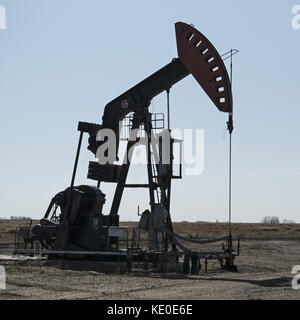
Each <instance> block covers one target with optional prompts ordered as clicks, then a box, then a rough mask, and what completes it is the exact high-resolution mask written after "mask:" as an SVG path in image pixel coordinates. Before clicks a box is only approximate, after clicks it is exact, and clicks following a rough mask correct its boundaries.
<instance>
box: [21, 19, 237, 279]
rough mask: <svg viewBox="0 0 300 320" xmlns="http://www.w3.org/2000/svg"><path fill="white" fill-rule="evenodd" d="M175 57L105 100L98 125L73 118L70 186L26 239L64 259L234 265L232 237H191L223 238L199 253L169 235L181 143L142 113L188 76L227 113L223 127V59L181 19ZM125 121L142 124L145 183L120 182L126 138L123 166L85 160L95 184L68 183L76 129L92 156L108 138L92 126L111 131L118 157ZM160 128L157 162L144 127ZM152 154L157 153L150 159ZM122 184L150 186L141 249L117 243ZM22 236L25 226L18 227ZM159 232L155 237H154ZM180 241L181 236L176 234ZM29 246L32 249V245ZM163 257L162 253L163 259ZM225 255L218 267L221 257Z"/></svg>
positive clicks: (227, 104)
mask: <svg viewBox="0 0 300 320" xmlns="http://www.w3.org/2000/svg"><path fill="white" fill-rule="evenodd" d="M175 31H176V40H177V50H178V57H177V58H174V59H173V60H172V61H171V62H170V63H168V64H167V65H166V66H164V67H163V68H161V69H160V70H158V71H157V72H155V73H153V74H152V75H151V76H149V77H148V78H146V79H144V80H143V81H141V82H140V83H138V84H137V85H135V86H134V87H132V88H131V89H129V90H128V91H126V92H124V93H122V94H121V95H120V96H118V97H117V98H115V99H114V100H112V101H111V102H109V103H108V104H107V105H106V106H105V109H104V114H103V117H102V124H97V123H87V122H79V123H78V131H79V133H80V135H79V142H78V147H77V153H76V158H75V164H74V169H73V175H72V180H71V185H70V187H69V188H67V189H66V190H64V191H62V192H60V193H58V194H57V195H55V196H54V197H53V199H52V200H51V202H50V205H49V207H48V209H47V211H46V214H45V215H44V217H43V218H42V219H41V221H40V224H38V225H35V226H33V227H32V228H30V230H27V231H28V232H27V233H26V232H25V234H26V235H27V237H26V239H27V240H26V241H27V243H28V239H30V241H29V242H31V244H33V243H36V242H38V243H39V244H40V246H41V248H42V250H43V252H44V254H46V255H48V256H49V257H68V256H74V255H76V254H78V255H79V256H84V257H87V256H88V255H93V256H97V257H98V258H99V257H101V259H104V258H109V259H113V258H114V257H118V259H120V257H123V259H124V260H125V261H126V262H127V265H128V267H129V268H130V267H131V265H132V261H135V260H136V261H142V262H143V264H144V266H145V265H148V264H149V263H150V262H152V263H153V264H155V263H158V262H160V263H161V264H162V261H164V259H165V260H166V259H168V257H169V256H173V257H176V259H178V256H179V255H180V253H183V254H184V267H183V269H184V272H185V273H188V272H189V265H190V262H191V263H192V273H195V272H196V269H197V265H199V259H200V258H205V261H206V262H207V260H208V259H210V258H213V257H214V258H216V259H218V260H219V261H220V263H221V265H222V266H225V267H227V268H228V269H234V268H235V266H234V258H235V256H236V254H234V253H233V247H232V239H231V234H230V236H225V237H222V238H216V239H209V240H206V241H205V240H198V241H197V240H196V239H194V241H193V242H196V243H199V244H201V243H207V242H214V241H220V240H225V241H226V244H225V245H224V244H223V250H222V251H221V252H211V253H205V254H204V253H201V252H196V251H192V250H189V249H187V248H186V247H185V246H183V245H182V244H181V243H180V241H179V240H180V239H181V238H182V237H180V236H179V235H176V234H175V233H174V230H173V226H172V219H171V214H170V199H171V184H172V180H174V179H180V178H182V174H181V171H182V170H181V165H180V169H179V174H177V175H175V173H174V171H173V158H174V155H173V146H174V144H175V143H179V144H180V145H181V141H179V140H176V139H174V138H172V137H171V129H170V127H169V125H168V128H167V129H165V128H164V126H163V125H162V124H159V122H160V123H162V122H164V119H163V115H162V116H161V117H159V115H157V114H154V113H151V112H149V106H150V103H151V100H152V99H153V98H154V97H156V96H157V95H159V94H160V93H162V92H164V91H166V92H167V94H168V97H169V92H170V89H171V87H172V86H174V85H175V84H176V83H177V82H179V81H180V80H182V79H183V78H185V77H187V76H188V75H190V74H192V75H193V77H194V78H195V80H196V81H197V82H198V83H199V85H200V86H201V87H202V89H203V90H204V91H205V92H206V94H207V95H208V97H209V98H210V99H211V101H212V102H213V103H214V105H215V106H216V107H217V108H218V110H219V111H221V112H224V113H228V115H229V128H230V130H231V131H232V128H233V127H232V91H231V83H230V79H229V76H228V73H227V70H226V67H225V65H224V62H223V60H222V58H221V56H220V55H219V53H218V52H217V50H216V49H215V47H214V46H213V45H212V43H211V42H210V41H209V40H208V39H207V38H206V37H205V36H204V35H203V34H202V33H200V32H199V31H198V30H196V29H195V28H194V27H193V26H192V25H188V24H186V23H183V22H177V23H176V24H175ZM125 120H128V121H127V123H128V124H127V128H128V129H129V135H130V132H133V131H134V130H140V129H141V128H143V130H144V131H145V132H146V134H147V136H148V139H147V142H146V147H147V148H146V149H147V173H148V182H147V183H146V184H127V183H126V180H127V175H128V170H129V167H130V158H129V157H128V152H129V151H130V150H132V148H134V147H135V146H136V145H137V144H138V143H140V142H141V141H140V140H132V139H130V138H128V137H127V138H126V140H127V147H126V150H127V152H126V153H125V157H124V160H123V164H122V165H117V164H114V163H100V162H99V161H91V162H90V163H89V167H88V175H87V177H88V178H89V179H91V180H94V181H96V182H97V185H96V186H90V185H79V186H75V185H74V183H75V176H76V171H77V164H78V159H79V154H80V149H81V144H82V138H83V134H88V135H89V139H88V147H87V149H88V150H90V151H91V152H92V153H93V154H94V155H95V156H97V150H99V148H100V147H101V146H103V145H104V144H105V143H106V142H107V139H102V138H99V132H100V131H101V130H103V129H109V130H111V131H112V132H113V133H114V134H115V136H116V141H117V145H116V148H115V153H116V159H115V160H117V159H118V158H117V157H118V149H119V140H120V138H121V135H122V133H121V131H122V127H120V123H121V122H122V121H123V122H124V121H125ZM155 129H162V132H164V134H170V137H171V138H170V139H169V142H168V148H169V150H170V152H169V161H167V162H166V163H164V162H163V161H162V158H163V153H164V150H163V144H162V139H161V138H159V139H157V141H156V143H155V141H154V140H155V139H154V138H153V136H152V138H151V132H152V131H153V130H155ZM153 154H154V155H156V156H157V158H158V160H157V159H156V160H157V161H155V160H154V157H153ZM102 182H106V183H115V184H116V189H115V193H114V197H113V201H112V205H111V208H110V212H109V214H108V215H105V214H103V206H104V204H105V197H106V195H105V194H104V193H102V191H101V190H100V185H101V183H102ZM125 188H146V189H148V191H149V199H150V201H149V208H148V209H147V210H145V211H144V212H143V213H142V215H141V218H140V222H139V228H140V229H142V230H146V232H147V233H148V247H147V248H146V249H145V248H144V249H141V248H140V247H139V246H136V245H132V246H131V247H130V248H129V247H128V248H127V250H126V252H124V251H122V250H121V249H120V248H119V238H120V236H121V235H122V228H121V227H120V226H119V207H120V202H121V199H122V195H123V192H124V189H125ZM21 231H22V232H23V235H24V230H21ZM158 233H159V234H160V235H161V236H162V241H161V242H158V240H157V239H158V236H157V235H158ZM182 240H188V239H186V238H182ZM32 248H33V247H32ZM166 257H167V258H166ZM224 261H225V265H224V263H223V262H224Z"/></svg>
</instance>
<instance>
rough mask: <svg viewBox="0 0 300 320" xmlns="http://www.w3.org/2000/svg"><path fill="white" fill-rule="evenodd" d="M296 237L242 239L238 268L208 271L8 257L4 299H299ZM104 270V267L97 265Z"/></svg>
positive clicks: (0, 296) (0, 295)
mask: <svg viewBox="0 0 300 320" xmlns="http://www.w3.org/2000/svg"><path fill="white" fill-rule="evenodd" d="M299 253H300V240H294V241H292V240H264V241H262V240H260V241H257V240H245V241H243V242H242V246H241V255H240V256H239V257H237V258H236V264H237V266H238V269H239V271H238V272H236V273H232V272H226V271H223V270H221V269H220V267H219V265H218V263H217V262H214V261H212V262H210V264H209V271H208V273H207V274H205V273H204V271H201V272H200V274H199V275H197V276H192V275H183V274H175V273H168V274H159V273H147V274H146V273H142V272H141V271H134V272H132V273H131V274H121V273H120V272H118V270H115V271H114V272H107V271H104V269H103V267H99V263H86V262H70V261H68V262H56V263H53V262H51V263H50V262H49V261H46V260H38V259H30V260H25V261H24V260H21V259H17V260H7V257H4V256H2V257H1V256H0V265H3V266H5V268H6V280H7V281H6V289H5V290H0V300H4V299H50V300H52V299H113V300H118V299H130V300H134V299H175V300H177V299H180V300H183V299H186V300H188V299H226V300H227V299H252V300H253V299H254V300H255V299H279V300H285V299H297V300H298V299H300V290H293V289H292V286H291V281H292V277H293V276H294V275H293V274H292V273H291V270H292V267H293V266H294V265H297V264H299V265H300V254H299ZM100 268H102V269H100Z"/></svg>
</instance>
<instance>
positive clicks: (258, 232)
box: [0, 220, 300, 243]
mask: <svg viewBox="0 0 300 320" xmlns="http://www.w3.org/2000/svg"><path fill="white" fill-rule="evenodd" d="M29 223H30V222H29V221H16V220H0V243H8V242H14V237H15V230H16V228H17V227H19V226H21V225H29ZM37 223H38V220H34V221H33V225H34V224H37ZM121 226H127V227H130V228H133V227H136V226H137V223H136V222H121ZM173 226H174V231H175V232H176V233H178V234H180V235H182V236H184V237H188V238H194V239H205V238H212V237H216V236H223V235H226V234H228V224H227V223H210V222H207V223H206V222H174V223H173ZM232 234H233V237H234V238H237V237H238V236H241V238H242V239H264V240H288V239H290V240H294V239H295V240H296V239H300V224H279V225H270V224H262V223H233V224H232Z"/></svg>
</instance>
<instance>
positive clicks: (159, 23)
mask: <svg viewBox="0 0 300 320" xmlns="http://www.w3.org/2000/svg"><path fill="white" fill-rule="evenodd" d="M298 2H299V1H298ZM0 4H1V5H4V6H5V7H6V11H7V29H6V30H0V48H1V49H0V70H1V72H0V97H1V98H0V99H1V100H0V106H1V107H0V110H1V111H0V112H1V113H0V116H1V125H0V133H1V139H0V146H1V160H0V161H1V169H0V181H1V182H0V216H11V215H20V216H31V217H33V218H40V217H42V215H43V214H44V212H45V210H46V208H47V206H48V203H49V201H50V199H51V197H52V196H53V195H54V194H56V193H57V192H59V191H61V190H63V189H64V188H66V187H67V186H68V185H69V183H70V178H71V173H72V167H73V162H74V156H75V151H76V145H77V140H78V133H77V131H76V129H77V122H78V121H79V120H82V121H88V122H101V116H102V113H103V109H104V106H105V105H106V103H107V102H109V101H111V100H112V99H113V98H115V97H117V96H118V95H119V94H121V93H122V92H124V91H125V90H127V89H128V88H130V87H131V86H133V85H134V84H136V83H137V82H139V81H141V80H142V79H144V78H145V77H146V76H148V75H150V74H151V73H153V72H154V71H156V70H157V69H159V68H161V67H162V66H164V65H165V64H167V63H168V62H170V61H171V59H172V58H173V57H176V56H177V50H176V40H175V32H174V23H175V22H177V21H183V22H186V23H192V24H194V25H195V27H196V28H197V29H198V30H199V31H201V32H202V33H203V34H205V35H206V36H207V37H208V38H209V39H210V40H211V42H212V43H213V44H214V45H215V47H216V48H217V49H218V51H219V52H220V53H223V52H225V51H227V50H229V49H230V48H237V49H240V54H239V55H237V56H235V58H234V80H233V86H234V108H235V113H234V121H235V131H234V136H233V221H242V222H258V221H260V220H261V219H262V218H263V217H264V216H266V215H276V216H279V217H280V218H281V219H284V218H287V219H292V220H295V221H297V222H300V194H299V191H300V150H299V143H300V96H299V85H300V63H299V56H300V30H299V31H296V30H293V29H292V27H291V19H292V13H291V10H292V6H293V5H295V4H297V2H295V1H289V0H282V1H271V0H265V1H253V0H251V1H250V0H247V1H237V0H236V1H233V0H227V1H222V0H219V1H209V2H208V1H199V0H198V1H155V0H153V1H141V0H139V1H96V0H86V1H77V0H72V1H71V0H64V1H61V0H60V1H58V0H51V1H50V0H44V1H40V0H26V1H20V0H9V1H8V0H0ZM154 109H155V111H164V110H165V109H166V97H165V94H162V95H161V96H160V97H158V98H156V99H154ZM171 115H172V118H171V124H172V127H175V128H182V129H184V128H193V129H196V128H204V129H205V169H204V172H203V174H202V175H201V176H188V177H184V179H183V180H181V181H178V180H176V181H175V182H174V184H173V190H172V191H173V194H172V213H171V214H172V217H173V219H174V220H176V221H181V220H190V221H196V220H207V221H215V220H219V221H226V220H227V215H228V209H227V207H228V201H227V192H228V188H227V184H228V135H227V133H226V132H225V126H226V121H227V116H226V114H224V113H220V112H218V110H217V109H216V107H215V106H214V105H213V104H212V102H211V101H210V100H209V98H208V97H207V96H206V95H205V93H204V92H203V90H202V89H201V88H200V87H199V85H198V84H197V83H196V81H195V80H194V79H193V78H192V76H189V77H188V78H186V79H184V80H183V81H181V82H180V83H178V84H177V85H176V86H174V87H173V89H172V91H171ZM86 146H87V138H86V137H85V140H84V143H83V149H82V154H81V157H80V165H79V168H78V176H77V180H76V183H77V184H81V183H85V184H88V183H92V184H93V183H94V182H93V181H91V180H90V181H89V180H87V179H86V174H87V167H88V161H90V160H93V155H92V154H91V153H90V152H89V151H87V150H86V149H85V148H86ZM137 176H138V177H139V179H138V177H137ZM142 177H146V175H143V174H142V168H136V172H133V171H131V172H130V176H129V178H130V179H131V180H132V181H141V179H142ZM134 179H135V180H134ZM113 190H114V186H112V185H108V184H107V185H104V186H103V191H104V192H105V193H106V194H107V205H106V206H105V212H104V213H108V212H109V208H110V203H111V199H112V192H113ZM147 196H148V194H147V192H146V191H143V190H141V191H138V192H137V193H134V191H133V190H129V191H126V193H125V196H124V198H123V202H122V205H121V209H120V216H121V220H136V219H137V216H136V208H137V205H138V204H140V205H141V209H146V205H147V202H148V199H147Z"/></svg>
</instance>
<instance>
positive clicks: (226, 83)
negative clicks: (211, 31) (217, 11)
mask: <svg viewBox="0 0 300 320" xmlns="http://www.w3.org/2000/svg"><path fill="white" fill-rule="evenodd" d="M175 30H176V40H177V51H178V56H179V59H180V60H181V61H182V62H183V64H184V65H185V67H186V68H187V69H188V70H189V71H190V72H191V74H192V75H193V76H194V78H195V79H196V80H197V82H198V83H199V84H200V86H201V87H202V88H203V90H204V91H205V92H206V93H207V95H208V96H209V97H210V99H211V100H212V101H213V103H214V104H215V105H216V107H217V108H218V109H219V110H220V111H223V112H232V92H231V84H230V80H229V77H228V73H227V70H226V67H225V65H224V62H223V60H222V58H221V56H220V55H219V53H218V51H217V50H216V48H215V47H214V46H213V45H212V43H211V42H210V41H209V40H208V39H207V38H206V37H205V36H204V35H203V34H202V33H200V32H199V31H198V30H196V29H195V28H193V27H192V26H191V25H188V24H186V23H183V22H177V23H176V24H175Z"/></svg>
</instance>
